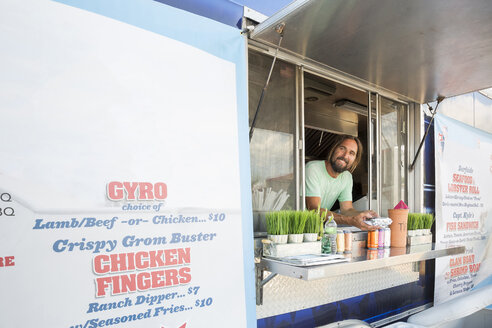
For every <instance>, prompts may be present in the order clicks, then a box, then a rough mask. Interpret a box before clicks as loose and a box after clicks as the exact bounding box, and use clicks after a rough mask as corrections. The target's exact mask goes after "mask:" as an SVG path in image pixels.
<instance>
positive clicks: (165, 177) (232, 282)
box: [0, 0, 492, 328]
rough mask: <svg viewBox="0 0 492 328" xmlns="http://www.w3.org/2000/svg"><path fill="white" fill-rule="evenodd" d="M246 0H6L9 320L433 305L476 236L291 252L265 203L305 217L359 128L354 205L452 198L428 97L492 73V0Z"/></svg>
mask: <svg viewBox="0 0 492 328" xmlns="http://www.w3.org/2000/svg"><path fill="white" fill-rule="evenodd" d="M248 4H250V3H249V2H248V1H242V2H240V4H237V3H236V2H230V1H215V2H210V3H207V5H205V4H202V3H201V2H199V1H165V0H163V1H150V0H141V1H136V2H135V1H123V2H118V1H106V2H104V3H99V2H97V1H86V2H82V3H81V2H78V1H71V0H60V1H28V3H27V6H26V5H25V4H24V5H21V4H18V3H16V2H15V1H5V2H4V3H2V5H1V6H2V10H1V12H2V14H0V15H2V18H5V19H2V21H1V23H0V37H1V39H0V40H1V41H2V44H4V45H6V51H4V52H3V53H2V54H1V55H0V58H1V59H2V63H1V65H2V66H1V67H2V69H1V70H2V72H4V73H5V74H2V75H3V76H2V77H0V83H1V85H3V86H4V90H3V92H2V93H3V95H2V97H1V98H0V103H1V104H2V116H3V117H5V119H3V120H2V121H3V122H2V124H3V125H2V138H3V139H4V140H8V141H9V142H8V143H5V144H4V145H3V146H2V148H0V149H1V151H0V154H2V164H1V167H0V174H1V175H0V188H1V190H0V192H1V195H0V200H1V202H2V205H3V207H2V211H3V212H2V214H3V215H1V216H0V226H1V229H0V237H1V238H0V260H1V261H0V264H1V265H0V287H1V289H2V290H4V291H5V292H2V296H0V307H2V308H3V309H5V313H6V315H2V319H1V320H3V321H4V322H5V324H6V326H9V327H24V326H28V325H35V324H37V325H40V326H43V327H58V326H60V327H84V328H85V327H103V326H112V325H114V326H116V327H118V326H119V327H148V326H152V327H180V328H185V327H209V326H212V325H216V326H219V327H220V326H224V327H230V326H234V327H255V326H258V327H318V326H323V325H326V324H330V323H334V322H338V321H343V320H347V319H358V320H362V321H364V322H366V323H367V324H372V325H373V326H384V325H386V324H389V323H391V322H394V321H398V320H401V319H404V318H406V317H408V316H410V315H412V314H415V313H418V312H420V311H423V310H425V309H427V308H429V307H431V306H432V304H433V302H434V285H435V280H436V275H440V274H441V273H437V272H436V266H435V261H437V260H436V259H440V258H445V259H446V261H449V260H447V259H448V258H449V257H450V256H457V257H459V256H464V254H465V252H467V248H466V247H465V246H463V245H461V244H459V243H458V244H452V243H446V244H439V243H436V244H432V245H428V246H429V247H420V248H408V249H403V250H402V249H398V248H391V249H389V250H387V251H386V252H381V254H379V253H376V254H374V253H370V252H368V250H367V249H366V248H365V246H364V245H365V242H366V240H367V234H365V233H364V232H360V231H354V233H353V236H354V247H355V245H357V246H356V249H354V252H353V254H352V256H351V259H350V261H349V262H347V263H338V264H331V265H321V266H316V267H310V266H299V265H293V264H289V263H283V262H278V261H274V260H271V259H268V258H265V257H263V256H262V250H263V248H262V240H263V239H264V238H265V232H266V230H265V223H264V215H265V212H268V211H271V210H273V209H274V208H273V207H272V206H270V207H265V206H260V205H264V202H261V201H258V202H256V201H255V200H256V199H257V198H256V197H257V196H258V195H260V194H261V195H262V197H264V196H265V193H266V192H268V193H270V194H272V195H273V193H275V197H278V199H280V198H282V202H281V203H282V204H281V206H280V208H279V209H291V210H302V209H304V208H305V205H304V204H305V185H304V180H305V166H306V163H307V162H309V161H311V160H319V159H324V158H326V154H327V150H328V149H329V147H330V146H331V145H332V143H333V140H334V138H335V137H336V136H337V135H340V134H348V135H352V136H357V137H358V138H359V139H360V140H361V141H362V143H363V145H364V153H363V159H362V161H361V163H360V165H359V166H358V167H357V169H356V170H355V171H354V173H353V182H354V187H353V200H354V206H355V208H356V209H360V210H363V209H369V208H370V209H373V210H375V211H376V212H378V213H379V214H380V215H381V216H387V210H388V209H391V208H393V207H394V205H395V204H397V203H398V202H399V201H400V200H404V201H405V203H406V204H408V206H409V208H410V209H411V211H414V212H434V211H435V210H437V207H438V206H437V205H434V206H435V207H436V209H434V208H433V207H432V202H431V201H430V198H432V197H433V196H429V194H428V193H427V192H428V189H429V175H433V172H432V167H431V166H430V164H432V163H434V158H433V157H432V155H431V153H430V148H432V147H431V146H429V145H426V146H425V148H424V149H425V152H422V153H420V154H418V152H419V148H420V147H419V146H420V143H421V140H422V138H423V137H424V134H425V133H426V128H427V126H428V125H431V124H430V123H432V122H427V123H429V124H427V123H426V121H425V118H426V116H425V114H424V110H423V109H424V107H427V106H426V105H424V104H429V105H431V106H433V107H434V109H436V107H437V106H439V105H438V104H436V103H435V102H436V101H438V103H441V102H442V99H443V98H450V97H453V96H456V95H462V94H466V93H469V92H473V91H476V90H481V89H485V88H488V87H490V86H491V85H492V81H491V80H490V76H491V74H490V73H491V72H490V67H492V55H491V54H492V41H491V37H490V35H492V34H491V33H490V32H491V28H492V25H491V24H490V20H489V17H490V16H491V14H492V8H491V7H490V5H489V4H488V3H487V1H485V0H484V1H475V2H473V3H469V2H465V1H458V0H456V1H433V2H432V3H429V2H427V1H412V2H407V1H339V0H332V1H321V0H310V1H309V0H297V1H293V2H290V1H286V2H285V3H282V5H285V7H283V8H280V6H279V8H275V10H273V11H272V12H271V13H268V14H269V16H270V17H267V16H265V15H263V14H261V13H260V12H259V9H258V11H256V10H253V9H251V8H248ZM258 6H259V5H258ZM251 7H253V8H255V7H254V4H253V3H251ZM268 9H269V10H272V8H268ZM451 18H452V20H451ZM19 40H23V42H19ZM267 81H268V82H267ZM444 101H445V100H444ZM430 114H433V113H432V112H431V113H430ZM248 132H249V133H248ZM489 132H490V131H489ZM248 134H249V138H248ZM442 135H443V136H444V134H442ZM431 137H432V135H430V136H429V137H428V138H431ZM483 138H486V137H485V136H484V137H483ZM482 140H485V139H482ZM12 159H15V161H14V160H12ZM436 184H437V183H436ZM426 188H427V189H426ZM486 195H487V194H484V195H483V198H484V199H487V197H486ZM258 197H259V196H258ZM258 199H260V198H258ZM262 200H264V199H263V198H262ZM483 203H484V201H482V204H483ZM485 208H486V209H490V205H489V204H487V203H485ZM439 220H441V218H439V217H437V221H439ZM438 223H439V222H438ZM434 232H435V231H434ZM483 236H485V237H486V238H485V239H484V242H487V241H488V232H487V231H485V232H483ZM20 240H22V242H21V241H20ZM487 254H488V253H486V252H485V255H484V256H485V258H487ZM460 258H462V257H460ZM484 263H485V261H484ZM483 267H486V268H488V267H487V266H485V265H484V266H483ZM483 267H482V268H481V270H482V269H483ZM444 270H446V269H444ZM483 271H484V272H486V273H488V272H489V271H488V269H483ZM33 276H35V277H36V279H32V277H33ZM486 280H487V276H485V278H484V277H482V278H481V281H486ZM54 309H57V310H56V311H55V310H54ZM25 312H28V313H30V315H23V313H25Z"/></svg>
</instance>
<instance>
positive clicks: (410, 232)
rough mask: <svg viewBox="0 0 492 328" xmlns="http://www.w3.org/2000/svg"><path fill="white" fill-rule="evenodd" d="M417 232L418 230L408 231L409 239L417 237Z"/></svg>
mask: <svg viewBox="0 0 492 328" xmlns="http://www.w3.org/2000/svg"><path fill="white" fill-rule="evenodd" d="M415 232H416V230H408V231H407V235H408V237H414V236H415Z"/></svg>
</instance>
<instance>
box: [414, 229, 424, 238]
mask: <svg viewBox="0 0 492 328" xmlns="http://www.w3.org/2000/svg"><path fill="white" fill-rule="evenodd" d="M422 234H423V231H422V229H417V230H415V236H422Z"/></svg>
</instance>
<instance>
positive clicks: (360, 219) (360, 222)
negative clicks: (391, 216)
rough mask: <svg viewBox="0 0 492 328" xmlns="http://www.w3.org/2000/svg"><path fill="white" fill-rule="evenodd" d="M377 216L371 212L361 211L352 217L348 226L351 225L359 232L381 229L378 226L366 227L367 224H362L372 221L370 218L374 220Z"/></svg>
mask: <svg viewBox="0 0 492 328" xmlns="http://www.w3.org/2000/svg"><path fill="white" fill-rule="evenodd" d="M378 216H379V215H378V214H377V213H376V212H374V211H372V210H369V211H363V212H360V213H359V214H357V215H355V216H353V217H352V220H351V223H350V224H351V225H353V226H354V227H357V228H359V229H361V230H377V229H381V227H380V226H371V225H368V224H367V223H365V222H364V221H365V220H366V219H372V218H376V217H378Z"/></svg>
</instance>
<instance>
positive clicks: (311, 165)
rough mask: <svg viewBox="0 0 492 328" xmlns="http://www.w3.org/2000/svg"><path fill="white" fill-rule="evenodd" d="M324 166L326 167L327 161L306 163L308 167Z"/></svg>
mask: <svg viewBox="0 0 492 328" xmlns="http://www.w3.org/2000/svg"><path fill="white" fill-rule="evenodd" d="M320 167H322V168H324V167H325V161H309V162H308V163H307V164H306V169H308V168H320Z"/></svg>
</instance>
